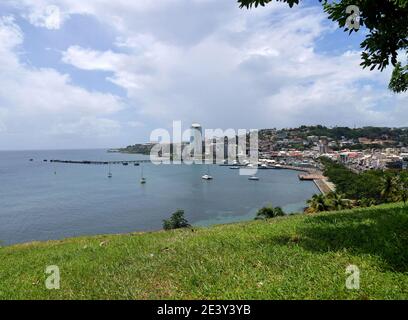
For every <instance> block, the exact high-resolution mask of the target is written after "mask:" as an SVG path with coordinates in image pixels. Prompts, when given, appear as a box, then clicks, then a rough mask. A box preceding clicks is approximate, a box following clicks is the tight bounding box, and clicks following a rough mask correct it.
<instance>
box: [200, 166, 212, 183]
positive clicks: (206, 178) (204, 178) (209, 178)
mask: <svg viewBox="0 0 408 320" xmlns="http://www.w3.org/2000/svg"><path fill="white" fill-rule="evenodd" d="M201 178H202V179H203V180H212V179H213V177H212V176H211V175H210V166H207V174H205V175H203V176H202V177H201Z"/></svg>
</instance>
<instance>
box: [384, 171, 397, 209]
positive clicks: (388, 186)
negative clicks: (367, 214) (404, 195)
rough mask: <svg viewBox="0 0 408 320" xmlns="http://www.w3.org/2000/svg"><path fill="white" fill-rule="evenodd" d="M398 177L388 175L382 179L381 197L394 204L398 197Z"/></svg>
mask: <svg viewBox="0 0 408 320" xmlns="http://www.w3.org/2000/svg"><path fill="white" fill-rule="evenodd" d="M398 185H399V183H398V177H395V176H393V175H391V174H387V175H386V176H385V177H383V178H382V179H381V197H382V198H383V199H384V200H385V201H387V202H392V201H394V200H396V198H397V197H398Z"/></svg>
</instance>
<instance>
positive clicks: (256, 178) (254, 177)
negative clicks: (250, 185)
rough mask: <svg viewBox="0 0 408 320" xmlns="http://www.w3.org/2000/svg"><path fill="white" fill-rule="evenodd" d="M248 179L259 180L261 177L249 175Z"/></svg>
mask: <svg viewBox="0 0 408 320" xmlns="http://www.w3.org/2000/svg"><path fill="white" fill-rule="evenodd" d="M248 180H251V181H259V177H256V176H252V177H249V178H248Z"/></svg>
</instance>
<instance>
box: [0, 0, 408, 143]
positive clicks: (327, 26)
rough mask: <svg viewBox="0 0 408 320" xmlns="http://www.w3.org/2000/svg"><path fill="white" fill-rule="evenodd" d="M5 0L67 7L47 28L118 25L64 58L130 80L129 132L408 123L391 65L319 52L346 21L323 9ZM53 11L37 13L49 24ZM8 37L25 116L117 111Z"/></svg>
mask: <svg viewBox="0 0 408 320" xmlns="http://www.w3.org/2000/svg"><path fill="white" fill-rule="evenodd" d="M5 1H6V3H9V4H12V5H14V6H15V7H17V8H19V10H20V11H21V12H22V13H23V14H24V15H25V16H26V17H30V15H32V14H34V16H35V13H36V12H40V13H44V8H46V7H47V6H49V5H55V6H58V8H59V12H60V20H59V24H58V23H57V21H58V19H56V20H55V23H51V24H50V25H48V27H50V26H54V27H57V26H61V24H62V23H63V22H64V21H65V20H66V19H67V18H68V17H69V16H72V15H75V14H81V15H92V16H93V17H94V18H96V19H98V20H99V21H100V22H101V23H102V24H103V25H104V26H109V27H111V29H110V30H112V32H115V34H116V35H117V40H116V42H115V43H113V44H112V47H111V48H110V49H108V50H105V51H101V50H98V49H96V48H92V47H89V46H84V47H80V46H78V45H76V43H75V42H73V43H72V44H69V45H68V46H67V48H66V50H65V52H64V53H63V55H62V61H63V62H64V63H65V64H69V65H72V66H74V67H76V68H78V69H80V70H82V71H87V72H92V71H104V73H99V74H102V75H103V76H104V77H106V79H105V80H106V81H109V82H111V83H114V84H116V85H117V86H120V87H121V88H123V89H124V91H125V92H126V95H127V97H126V101H127V103H128V105H129V107H128V108H127V109H126V112H128V111H129V110H131V111H129V117H122V118H121V119H124V118H126V120H122V121H123V122H122V123H123V125H122V126H121V128H122V129H121V130H131V129H135V128H139V129H140V130H142V129H141V128H143V130H144V131H143V132H144V134H145V140H146V139H147V137H148V135H149V132H147V131H149V130H151V129H154V128H153V126H154V125H157V126H160V127H162V126H165V125H166V124H169V123H171V121H172V120H183V121H185V122H187V123H189V122H191V121H200V122H202V123H203V125H205V126H206V127H222V128H225V127H243V128H245V127H246V128H248V127H272V126H278V127H286V126H296V125H300V124H317V123H323V124H328V125H336V124H337V125H348V126H353V125H404V124H405V125H406V123H408V97H407V95H399V96H397V95H394V94H392V93H390V92H389V91H388V90H387V81H388V79H389V73H379V72H369V71H367V70H362V69H361V67H360V66H359V63H360V53H359V52H358V51H352V50H349V47H347V48H343V49H342V48H336V50H332V52H336V54H334V53H331V54H327V53H324V52H322V51H319V45H318V42H320V43H321V42H322V41H324V40H325V39H326V38H325V37H327V39H329V38H331V37H334V35H333V34H332V33H333V30H335V29H336V28H337V26H335V25H334V24H332V23H330V22H328V20H327V17H326V16H325V14H324V13H323V12H322V10H321V8H320V7H305V6H301V7H299V8H293V9H288V8H287V5H286V4H280V3H273V4H271V5H270V6H267V8H260V9H256V10H250V11H247V10H239V9H238V8H237V4H236V2H234V1H232V2H231V1H228V0H225V1H220V0H194V1H192V0H158V1H150V0H146V1H144V0H143V1H133V2H129V1H125V0H118V1H108V0H100V1H90V0H88V1H86V0H84V1H70V0H53V1H51V0H38V1H34V0H21V1H17V0H5ZM39 16H41V14H39ZM43 16H47V15H44V14H43ZM28 19H29V18H28ZM45 20H46V19H43V18H41V19H40V18H39V19H34V20H31V19H29V21H31V22H32V23H33V24H34V25H40V26H45V27H46V23H45ZM38 21H40V22H38ZM13 28H15V26H14V27H12V26H9V29H10V30H13ZM10 30H9V31H10ZM0 32H2V30H1V28H0ZM3 36H4V37H5V38H7V39H8V40H7V41H6V44H5V45H3V44H2V47H3V48H6V49H2V48H0V52H1V54H0V62H2V61H5V62H4V63H2V65H7V66H10V67H9V68H8V67H7V68H8V69H9V71H10V73H9V74H8V75H7V78H8V82H6V84H7V85H6V86H4V88H5V89H4V91H6V90H7V91H10V92H12V93H13V94H12V95H11V96H12V97H13V98H12V99H13V100H12V101H10V100H8V101H7V103H9V104H10V105H16V106H18V107H16V110H17V111H20V112H21V114H27V115H28V114H30V113H33V112H34V113H37V114H38V113H41V114H42V116H44V117H47V118H49V117H50V115H53V116H52V117H50V119H51V120H50V121H51V122H53V125H54V127H53V128H54V129H55V130H56V131H55V132H57V131H58V130H57V129H59V131H61V132H66V133H67V132H70V131H73V130H74V129H77V130H80V129H79V128H81V126H84V124H83V123H84V121H85V120H81V119H84V118H85V119H108V118H109V117H108V115H114V114H115V113H116V112H117V111H118V110H120V108H121V101H120V100H119V99H118V98H117V97H116V96H113V95H109V94H102V93H95V92H90V91H88V90H84V89H82V88H80V87H78V86H75V85H74V84H73V83H72V81H71V79H70V77H69V76H67V75H62V74H60V73H59V72H57V71H55V70H50V69H35V68H28V67H27V66H23V65H22V64H21V63H20V62H19V61H18V57H17V56H16V54H15V52H14V51H15V50H11V49H7V43H8V46H9V48H15V47H16V45H18V44H19V43H21V39H20V38H19V35H15V34H14V35H13V32H9V34H8V36H6V35H3ZM62 36H63V35H62ZM344 36H345V37H347V35H344ZM20 37H21V35H20ZM336 37H338V35H336ZM19 39H20V40H19ZM13 41H14V42H13ZM326 49H327V48H326ZM332 49H333V48H332ZM1 50H3V51H1ZM355 50H358V48H355ZM1 59H3V60H1ZM16 66H17V67H16ZM13 70H14V71H17V72H13ZM4 78H6V77H4ZM0 81H1V76H0ZM28 82H30V84H31V83H32V85H31V88H30V86H29V85H28ZM0 84H1V83H0ZM42 84H43V85H42ZM20 88H21V90H20ZM0 90H1V89H0ZM18 90H20V91H18ZM22 90H24V91H22ZM18 92H20V94H16V93H18ZM21 92H26V93H27V94H26V95H24V94H21ZM36 92H40V93H41V94H38V95H36V94H35V93H36ZM0 95H1V93H0ZM10 99H11V98H10ZM43 100H45V101H49V102H52V103H43V102H42V101H43ZM0 103H1V100H0ZM0 106H1V105H0ZM21 106H23V107H21ZM68 110H70V111H69V112H68ZM58 114H62V115H66V116H64V118H65V119H64V121H56V118H55V117H56V116H57V115H58ZM135 115H136V116H135ZM132 116H135V118H136V119H138V121H143V123H144V124H145V125H144V126H141V125H139V122H138V121H132ZM53 117H54V118H53ZM61 117H62V116H61ZM133 119H134V118H133ZM7 121H9V117H8V118H7ZM81 121H82V124H81ZM88 121H89V120H88ZM98 123H99V122H98ZM6 124H7V127H8V129H9V127H10V126H9V125H8V123H6ZM112 130H113V129H112ZM135 130H136V129H135ZM113 131H115V130H113ZM138 132H139V131H138ZM130 142H133V141H130Z"/></svg>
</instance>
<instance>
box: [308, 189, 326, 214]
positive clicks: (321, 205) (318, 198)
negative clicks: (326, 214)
mask: <svg viewBox="0 0 408 320" xmlns="http://www.w3.org/2000/svg"><path fill="white" fill-rule="evenodd" d="M307 204H308V205H309V208H308V209H307V211H308V212H309V213H317V212H323V211H329V210H330V205H329V203H328V199H327V198H326V196H325V195H324V194H315V195H314V196H313V197H312V199H310V200H308V201H307Z"/></svg>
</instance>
